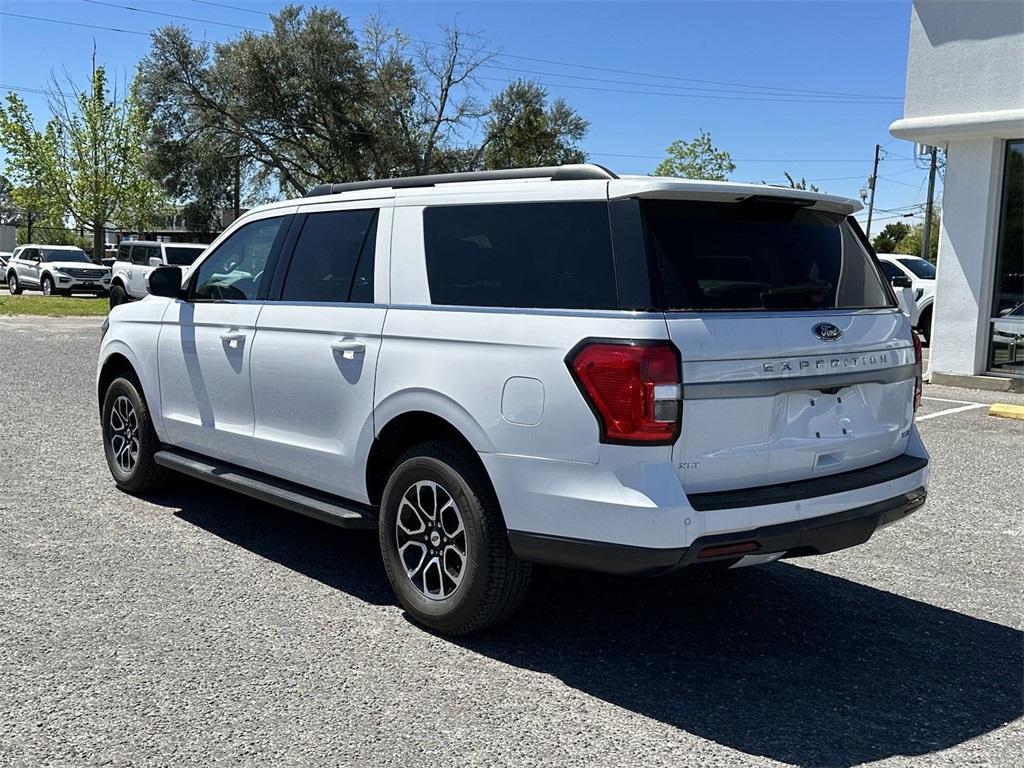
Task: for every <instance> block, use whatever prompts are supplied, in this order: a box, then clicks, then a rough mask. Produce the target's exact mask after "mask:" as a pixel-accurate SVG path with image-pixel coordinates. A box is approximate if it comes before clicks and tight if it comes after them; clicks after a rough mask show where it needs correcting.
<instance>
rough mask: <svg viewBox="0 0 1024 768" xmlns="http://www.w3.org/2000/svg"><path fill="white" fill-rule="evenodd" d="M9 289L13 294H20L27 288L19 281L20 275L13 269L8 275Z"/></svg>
mask: <svg viewBox="0 0 1024 768" xmlns="http://www.w3.org/2000/svg"><path fill="white" fill-rule="evenodd" d="M7 290H8V291H10V293H11V296H20V295H21V292H22V291H23V290H25V289H24V288H22V287H21V283H20V282H18V275H17V274H16V273H15V272H13V271H12V272H11V273H10V274H9V275H7Z"/></svg>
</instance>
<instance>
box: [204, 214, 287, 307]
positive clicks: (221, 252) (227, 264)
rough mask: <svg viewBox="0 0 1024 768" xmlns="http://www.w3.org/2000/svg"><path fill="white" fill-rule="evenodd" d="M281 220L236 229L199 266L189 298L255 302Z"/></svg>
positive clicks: (254, 223)
mask: <svg viewBox="0 0 1024 768" xmlns="http://www.w3.org/2000/svg"><path fill="white" fill-rule="evenodd" d="M282 221H284V218H283V217H281V216H277V217H274V218H272V219H260V220H259V221H254V222H252V223H251V224H246V225H244V226H242V227H241V228H239V229H237V230H235V231H234V232H233V233H232V234H231V236H230V237H229V238H228V239H227V240H225V241H224V242H223V243H221V244H220V245H219V246H217V250H215V251H214V252H213V253H211V254H210V256H209V257H208V258H206V259H205V260H204V261H203V263H202V264H200V265H199V269H198V270H197V271H196V274H195V277H194V278H193V280H192V283H193V284H194V286H195V288H194V290H193V291H192V299H193V300H195V301H216V300H231V301H246V300H249V301H251V300H253V299H255V298H256V297H257V291H258V289H259V284H260V278H262V277H263V272H264V270H265V269H266V267H267V259H269V258H270V252H271V251H272V250H273V249H274V241H275V239H276V238H277V235H278V232H279V231H280V230H281V222H282Z"/></svg>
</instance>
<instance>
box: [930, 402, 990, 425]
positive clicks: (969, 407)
mask: <svg viewBox="0 0 1024 768" xmlns="http://www.w3.org/2000/svg"><path fill="white" fill-rule="evenodd" d="M987 407H988V406H987V405H986V404H985V403H970V404H968V405H961V406H960V407H959V408H947V409H946V410H944V411H938V412H937V413H929V414H928V415H927V416H918V417H917V421H927V420H928V419H934V418H935V417H937V416H949V415H950V414H953V413H962V412H963V411H973V410H974V409H976V408H987Z"/></svg>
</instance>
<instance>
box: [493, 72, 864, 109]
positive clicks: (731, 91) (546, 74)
mask: <svg viewBox="0 0 1024 768" xmlns="http://www.w3.org/2000/svg"><path fill="white" fill-rule="evenodd" d="M481 69H496V70H501V71H504V72H522V73H525V74H528V75H540V76H542V77H561V78H571V79H573V80H586V81H588V82H595V83H612V84H616V85H639V86H642V87H645V88H672V89H674V90H681V91H697V92H703V93H726V94H735V95H749V96H768V95H775V96H778V95H782V94H768V93H766V92H764V91H750V90H734V89H727V88H701V87H699V86H695V85H670V84H655V83H643V82H638V81H636V80H612V79H610V78H607V77H588V76H586V75H567V74H563V73H561V72H540V71H537V70H531V69H519V68H514V67H499V66H497V65H495V64H484V65H483V66H481ZM801 98H804V97H802V96H801ZM806 99H807V100H808V101H811V102H816V101H832V100H833V97H825V98H821V97H812V96H811V95H810V94H808V95H807V96H806ZM839 102H840V103H847V102H849V103H871V102H865V101H864V100H863V99H852V98H847V97H843V98H842V99H841V100H839Z"/></svg>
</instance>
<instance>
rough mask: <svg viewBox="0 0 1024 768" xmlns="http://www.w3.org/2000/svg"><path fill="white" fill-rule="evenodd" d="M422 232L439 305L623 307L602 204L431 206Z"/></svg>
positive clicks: (429, 275)
mask: <svg viewBox="0 0 1024 768" xmlns="http://www.w3.org/2000/svg"><path fill="white" fill-rule="evenodd" d="M423 232H424V248H425V252H426V263H427V280H428V283H429V285H430V300H431V302H432V303H434V304H447V305H457V306H474V307H523V308H559V309H616V308H617V306H618V299H617V295H616V290H615V267H614V265H613V262H612V247H611V235H610V229H609V224H608V206H607V204H606V203H604V202H574V203H514V204H499V205H453V206H440V207H433V208H427V209H426V210H425V211H424V212H423Z"/></svg>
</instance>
